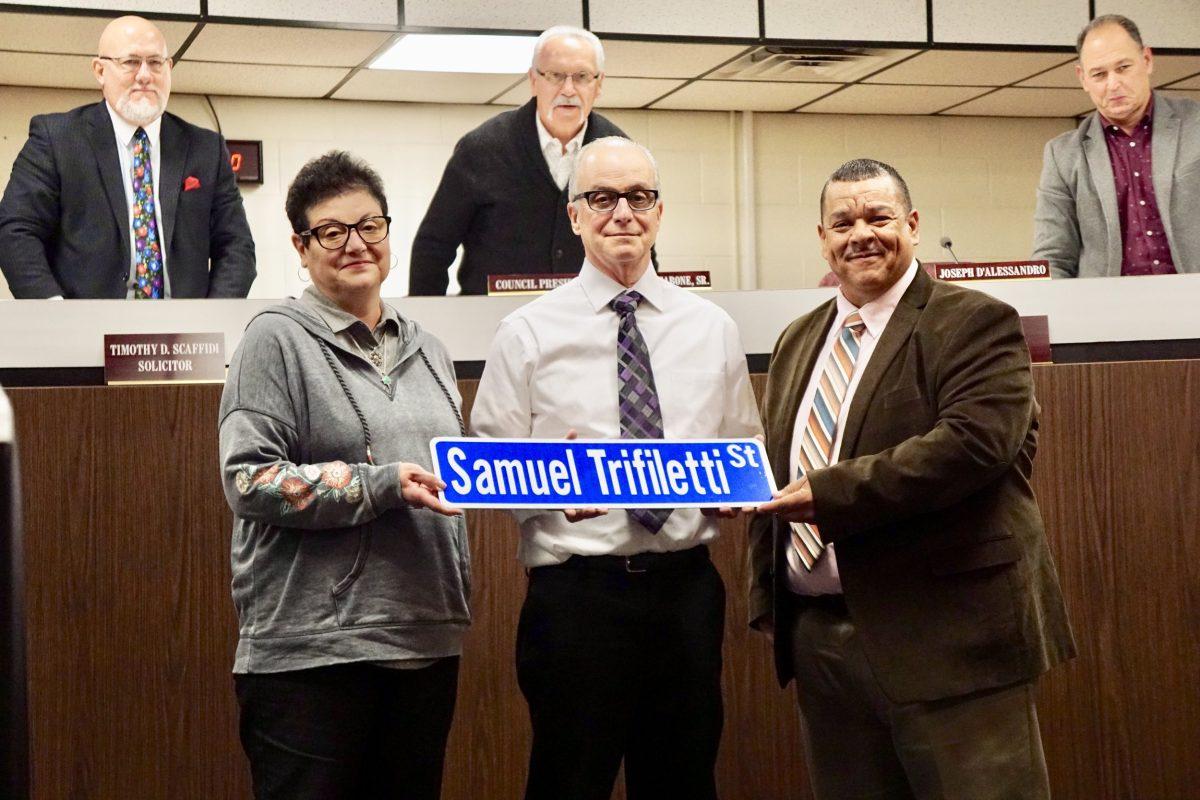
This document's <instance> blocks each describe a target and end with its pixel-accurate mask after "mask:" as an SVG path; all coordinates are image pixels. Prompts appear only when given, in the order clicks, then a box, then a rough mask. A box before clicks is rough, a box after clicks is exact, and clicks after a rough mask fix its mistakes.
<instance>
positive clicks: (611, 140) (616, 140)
mask: <svg viewBox="0 0 1200 800" xmlns="http://www.w3.org/2000/svg"><path fill="white" fill-rule="evenodd" d="M613 144H615V145H621V146H625V147H636V148H637V149H638V150H641V151H642V155H644V156H645V157H646V160H647V161H649V162H650V166H651V167H652V168H653V169H654V188H655V189H661V188H662V179H661V178H660V177H659V175H658V162H657V161H655V160H654V154H653V153H651V152H650V151H649V150H648V149H647V148H646V146H645V145H641V144H638V143H637V142H635V141H633V140H632V139H626V138H625V137H624V136H603V137H601V138H599V139H593V140H592V141H590V142H588V143H587V144H585V145H584V146H583V147H581V148H579V152H578V153H576V154H575V164H574V165H573V166H572V167H571V179H570V180H568V181H567V197H568V198H573V197H574V196H575V189H576V183H575V177H576V175H578V174H579V165H580V164H582V163H583V157H584V156H585V155H586V154H587V152H588V151H589V150H591V149H592V148H593V147H596V146H597V145H613Z"/></svg>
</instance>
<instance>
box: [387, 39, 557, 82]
mask: <svg viewBox="0 0 1200 800" xmlns="http://www.w3.org/2000/svg"><path fill="white" fill-rule="evenodd" d="M536 41H537V37H535V36H471V35H457V34H456V35H442V34H433V33H410V34H408V35H407V36H405V37H403V38H402V39H400V40H399V41H398V42H396V43H395V44H394V45H392V46H391V47H390V48H388V49H387V51H386V52H384V53H383V55H381V56H379V58H377V59H375V61H374V62H373V63H372V64H371V69H408V70H417V71H420V72H486V73H495V74H501V75H517V74H520V73H522V72H526V71H527V70H528V69H529V64H530V62H531V61H532V60H533V45H534V43H535V42H536Z"/></svg>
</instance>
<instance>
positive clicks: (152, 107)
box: [117, 95, 166, 125]
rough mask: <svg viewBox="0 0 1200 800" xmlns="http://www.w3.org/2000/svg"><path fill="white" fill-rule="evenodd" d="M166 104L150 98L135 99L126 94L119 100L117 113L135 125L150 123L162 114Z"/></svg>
mask: <svg viewBox="0 0 1200 800" xmlns="http://www.w3.org/2000/svg"><path fill="white" fill-rule="evenodd" d="M165 105H166V104H165V103H160V102H158V101H157V100H151V99H150V98H143V99H141V100H134V99H133V98H131V97H129V96H128V95H126V96H124V97H122V98H121V99H120V100H119V101H118V102H117V113H119V114H120V115H121V117H122V118H124V119H126V120H128V121H129V122H131V123H133V124H134V125H149V124H150V123H151V122H154V120H156V119H158V118H159V117H160V116H162V112H163V107H164V106H165Z"/></svg>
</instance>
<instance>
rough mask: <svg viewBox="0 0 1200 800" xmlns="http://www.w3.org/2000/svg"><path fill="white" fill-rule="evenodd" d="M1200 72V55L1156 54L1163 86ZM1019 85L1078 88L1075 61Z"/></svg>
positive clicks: (1157, 73)
mask: <svg viewBox="0 0 1200 800" xmlns="http://www.w3.org/2000/svg"><path fill="white" fill-rule="evenodd" d="M1198 72H1200V56H1155V57H1154V73H1153V83H1154V85H1155V86H1162V85H1163V84H1166V83H1171V82H1172V81H1177V80H1179V79H1180V78H1186V77H1188V76H1189V75H1195V74H1196V73H1198ZM1017 85H1018V86H1053V87H1058V88H1063V89H1078V88H1079V79H1078V78H1077V77H1075V62H1074V61H1071V62H1069V63H1067V64H1064V65H1062V66H1061V67H1057V68H1055V69H1052V70H1050V71H1049V72H1046V73H1044V74H1042V75H1038V76H1037V77H1035V78H1030V79H1029V80H1027V81H1021V82H1020V83H1019V84H1017Z"/></svg>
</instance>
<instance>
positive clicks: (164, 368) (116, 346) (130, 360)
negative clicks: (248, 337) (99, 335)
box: [104, 333, 225, 385]
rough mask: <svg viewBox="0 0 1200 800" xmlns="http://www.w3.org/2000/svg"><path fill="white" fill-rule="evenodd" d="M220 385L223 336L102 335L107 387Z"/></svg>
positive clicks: (181, 334) (221, 334)
mask: <svg viewBox="0 0 1200 800" xmlns="http://www.w3.org/2000/svg"><path fill="white" fill-rule="evenodd" d="M224 381H225V334H224V333H106V334H104V382H105V383H107V384H109V385H121V384H133V383H223V382H224Z"/></svg>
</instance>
